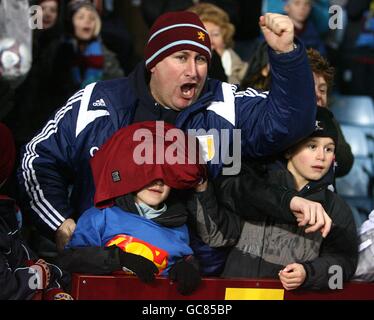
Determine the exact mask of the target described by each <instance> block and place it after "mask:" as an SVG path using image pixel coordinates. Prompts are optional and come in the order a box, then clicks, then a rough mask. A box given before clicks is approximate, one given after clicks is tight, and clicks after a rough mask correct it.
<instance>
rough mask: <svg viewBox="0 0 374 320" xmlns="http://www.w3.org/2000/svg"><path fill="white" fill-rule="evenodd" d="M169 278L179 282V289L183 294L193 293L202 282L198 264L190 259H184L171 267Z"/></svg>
mask: <svg viewBox="0 0 374 320" xmlns="http://www.w3.org/2000/svg"><path fill="white" fill-rule="evenodd" d="M169 279H170V280H172V281H176V282H177V290H178V291H179V292H180V293H181V294H183V295H188V294H191V293H192V292H193V291H195V290H196V289H197V287H198V286H199V284H200V282H201V276H200V272H199V270H198V268H197V266H195V265H194V264H193V263H192V262H191V261H190V260H188V259H182V260H180V261H178V262H177V263H176V264H175V265H173V266H172V267H171V268H170V271H169Z"/></svg>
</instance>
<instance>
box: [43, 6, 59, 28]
mask: <svg viewBox="0 0 374 320" xmlns="http://www.w3.org/2000/svg"><path fill="white" fill-rule="evenodd" d="M58 2H59V1H58V0H41V1H39V5H40V6H41V7H42V10H43V29H44V30H46V29H49V28H52V27H53V26H55V25H56V23H57V18H58V12H59V8H58Z"/></svg>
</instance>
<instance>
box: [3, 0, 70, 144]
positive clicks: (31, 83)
mask: <svg viewBox="0 0 374 320" xmlns="http://www.w3.org/2000/svg"><path fill="white" fill-rule="evenodd" d="M36 4H39V5H40V6H41V7H42V9H43V28H42V29H35V30H33V49H32V61H33V63H32V66H31V70H30V72H29V74H28V76H27V78H26V80H25V81H24V82H23V83H22V84H21V85H20V86H19V87H18V88H17V90H16V94H15V108H14V110H13V112H12V113H11V114H10V115H9V116H8V118H7V119H6V121H7V123H8V124H9V127H10V128H11V129H12V131H13V132H14V134H15V140H16V144H17V146H20V145H22V144H24V143H26V142H27V141H28V140H29V139H30V138H31V137H32V136H33V135H34V134H35V132H36V130H38V129H39V128H40V127H41V126H42V124H43V123H44V122H45V121H46V120H47V119H48V117H49V116H50V115H51V113H52V112H53V111H54V109H55V108H56V105H61V104H62V103H63V100H64V97H61V94H60V90H59V83H58V82H57V81H56V65H55V63H56V61H55V60H56V56H57V54H58V50H59V48H60V45H61V41H62V36H63V28H62V16H61V14H60V6H59V1H58V0H39V1H37V2H36ZM30 119H32V121H30Z"/></svg>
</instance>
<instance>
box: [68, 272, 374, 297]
mask: <svg viewBox="0 0 374 320" xmlns="http://www.w3.org/2000/svg"><path fill="white" fill-rule="evenodd" d="M72 281H73V282H72V295H73V297H74V298H75V299H77V300H374V283H364V282H349V283H345V284H344V286H343V289H337V290H323V291H302V290H297V291H287V290H284V289H283V287H282V285H281V283H280V281H277V280H264V279H221V278H204V279H203V280H202V283H201V285H200V287H199V288H198V289H197V290H196V291H195V292H194V293H193V294H192V295H189V296H183V295H181V294H180V293H178V291H177V289H176V284H175V283H173V284H171V283H170V280H168V279H166V278H161V277H158V278H157V279H156V280H155V281H154V282H153V283H151V284H144V283H142V282H141V281H140V280H139V279H137V278H136V277H135V276H131V275H122V274H120V275H113V276H92V275H84V274H74V275H73V279H72Z"/></svg>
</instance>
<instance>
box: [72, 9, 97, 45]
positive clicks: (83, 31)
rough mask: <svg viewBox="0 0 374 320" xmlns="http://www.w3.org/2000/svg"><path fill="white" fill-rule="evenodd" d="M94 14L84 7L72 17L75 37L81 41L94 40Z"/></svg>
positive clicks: (95, 17)
mask: <svg viewBox="0 0 374 320" xmlns="http://www.w3.org/2000/svg"><path fill="white" fill-rule="evenodd" d="M96 19H97V16H96V13H95V12H94V11H92V10H90V9H87V8H85V7H82V8H80V9H79V10H78V11H77V12H76V13H75V14H74V16H73V25H74V32H75V36H76V37H77V38H78V39H79V40H81V41H89V40H91V39H93V38H94V35H95V29H96Z"/></svg>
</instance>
